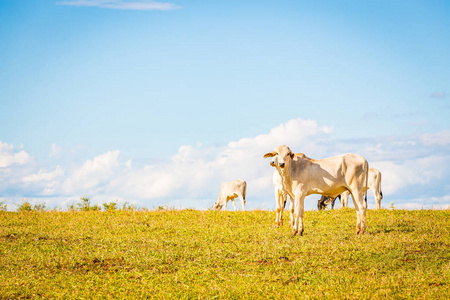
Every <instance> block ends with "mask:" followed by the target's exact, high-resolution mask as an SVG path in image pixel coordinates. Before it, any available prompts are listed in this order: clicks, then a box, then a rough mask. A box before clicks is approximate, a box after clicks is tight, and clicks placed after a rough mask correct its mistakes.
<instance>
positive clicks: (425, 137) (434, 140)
mask: <svg viewBox="0 0 450 300" xmlns="http://www.w3.org/2000/svg"><path fill="white" fill-rule="evenodd" d="M420 139H421V142H422V143H423V144H424V145H426V146H448V145H450V130H444V131H441V132H437V133H424V134H422V136H421V138H420Z"/></svg>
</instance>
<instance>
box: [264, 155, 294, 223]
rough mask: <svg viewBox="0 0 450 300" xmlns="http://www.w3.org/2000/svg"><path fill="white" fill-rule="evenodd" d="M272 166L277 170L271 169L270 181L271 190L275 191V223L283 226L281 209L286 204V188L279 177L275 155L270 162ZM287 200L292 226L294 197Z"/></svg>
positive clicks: (279, 171)
mask: <svg viewBox="0 0 450 300" xmlns="http://www.w3.org/2000/svg"><path fill="white" fill-rule="evenodd" d="M270 165H271V166H272V167H275V168H277V170H275V171H273V176H272V182H273V190H274V193H275V203H276V208H277V213H276V216H275V224H276V225H277V226H278V227H280V226H283V210H284V207H285V206H286V201H287V195H288V193H287V192H286V188H285V187H284V185H283V178H282V177H281V175H280V174H281V170H280V169H279V167H278V162H277V159H276V157H275V158H274V159H273V160H272V161H271V162H270ZM289 198H290V202H289V212H290V222H289V225H290V226H294V199H292V197H290V196H289Z"/></svg>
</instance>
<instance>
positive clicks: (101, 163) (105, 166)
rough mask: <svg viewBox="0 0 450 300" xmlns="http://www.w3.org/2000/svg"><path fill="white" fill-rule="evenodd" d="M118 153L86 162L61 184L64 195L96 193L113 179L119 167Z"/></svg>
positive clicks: (108, 153)
mask: <svg viewBox="0 0 450 300" xmlns="http://www.w3.org/2000/svg"><path fill="white" fill-rule="evenodd" d="M119 153H120V152H119V151H118V150H116V151H110V152H107V153H105V154H102V155H99V156H97V157H95V158H94V159H93V160H88V161H86V162H85V163H84V164H83V166H81V167H80V168H77V169H75V170H74V171H73V172H72V173H71V174H70V175H69V177H68V178H67V179H66V180H65V181H64V182H63V183H62V192H63V193H64V194H74V193H75V194H76V193H84V191H86V190H89V191H92V192H97V191H99V189H100V188H101V185H103V184H105V183H107V182H108V181H109V180H111V179H113V177H114V175H115V173H114V172H115V169H116V168H117V167H118V166H119V161H118V158H119Z"/></svg>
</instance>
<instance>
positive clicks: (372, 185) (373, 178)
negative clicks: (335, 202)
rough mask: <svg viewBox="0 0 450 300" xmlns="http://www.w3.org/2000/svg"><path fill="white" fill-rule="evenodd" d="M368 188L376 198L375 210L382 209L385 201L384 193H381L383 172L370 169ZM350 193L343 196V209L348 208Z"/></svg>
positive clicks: (344, 193)
mask: <svg viewBox="0 0 450 300" xmlns="http://www.w3.org/2000/svg"><path fill="white" fill-rule="evenodd" d="M368 188H369V189H371V190H372V192H373V196H374V197H375V209H380V208H381V199H383V192H382V191H381V172H380V171H378V170H377V169H375V168H370V169H369V182H368ZM349 195H350V193H349V192H348V191H346V192H343V193H342V194H341V207H347V206H348V197H349Z"/></svg>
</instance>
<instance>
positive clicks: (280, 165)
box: [278, 163, 286, 169]
mask: <svg viewBox="0 0 450 300" xmlns="http://www.w3.org/2000/svg"><path fill="white" fill-rule="evenodd" d="M278 166H279V167H280V168H282V169H283V168H284V167H285V166H286V164H285V163H279V164H278Z"/></svg>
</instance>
